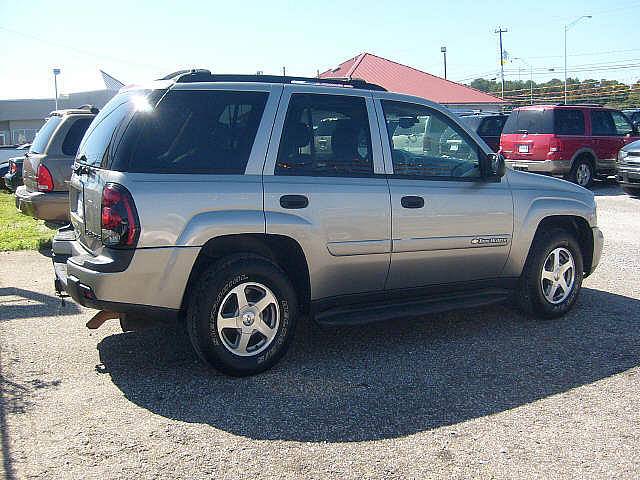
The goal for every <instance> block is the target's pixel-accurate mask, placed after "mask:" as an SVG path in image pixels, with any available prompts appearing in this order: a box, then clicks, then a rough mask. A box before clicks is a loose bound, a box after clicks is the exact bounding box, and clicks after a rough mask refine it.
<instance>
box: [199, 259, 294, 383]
mask: <svg viewBox="0 0 640 480" xmlns="http://www.w3.org/2000/svg"><path fill="white" fill-rule="evenodd" d="M296 319H297V302H296V295H295V291H294V289H293V286H292V285H291V282H290V281H289V279H288V278H287V276H286V275H285V274H284V272H283V271H282V270H281V269H280V268H279V267H278V266H277V265H275V264H274V263H272V262H271V261H269V260H267V259H266V258H263V257H258V256H255V255H241V256H234V257H230V258H229V259H227V260H223V261H221V262H218V263H216V264H215V265H213V266H211V267H209V268H208V269H207V270H205V271H204V273H203V274H202V275H201V276H200V278H199V280H198V281H197V282H196V286H195V288H194V291H193V293H192V295H191V298H190V302H189V309H188V313H187V328H188V331H189V337H190V339H191V343H192V345H193V347H194V349H195V351H196V353H197V354H198V356H199V357H200V358H201V359H202V360H203V361H205V362H206V363H208V364H210V365H211V366H213V367H214V368H216V369H218V370H220V371H221V372H223V373H226V374H227V375H232V376H247V375H254V374H256V373H259V372H262V371H264V370H267V369H268V368H270V367H272V366H273V365H274V364H275V363H276V362H277V361H278V360H279V359H280V358H281V357H282V355H284V353H285V352H286V350H287V348H288V347H289V344H290V343H291V340H292V339H293V333H294V330H295V325H296Z"/></svg>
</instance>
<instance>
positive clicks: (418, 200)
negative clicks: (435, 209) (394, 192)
mask: <svg viewBox="0 0 640 480" xmlns="http://www.w3.org/2000/svg"><path fill="white" fill-rule="evenodd" d="M400 204H401V205H402V206H403V207H404V208H422V207H424V198H422V197H417V196H414V195H407V196H406V197H402V200H400Z"/></svg>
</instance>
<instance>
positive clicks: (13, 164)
mask: <svg viewBox="0 0 640 480" xmlns="http://www.w3.org/2000/svg"><path fill="white" fill-rule="evenodd" d="M17 172H18V165H17V164H16V162H11V164H10V165H9V173H17Z"/></svg>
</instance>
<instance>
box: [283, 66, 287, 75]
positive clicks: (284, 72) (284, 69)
mask: <svg viewBox="0 0 640 480" xmlns="http://www.w3.org/2000/svg"><path fill="white" fill-rule="evenodd" d="M282 76H283V77H286V76H287V69H286V68H285V67H282Z"/></svg>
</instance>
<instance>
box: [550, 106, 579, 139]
mask: <svg viewBox="0 0 640 480" xmlns="http://www.w3.org/2000/svg"><path fill="white" fill-rule="evenodd" d="M554 113H555V133H556V135H584V113H582V110H577V109H561V108H558V109H556V110H554Z"/></svg>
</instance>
